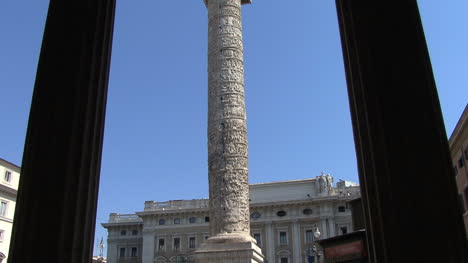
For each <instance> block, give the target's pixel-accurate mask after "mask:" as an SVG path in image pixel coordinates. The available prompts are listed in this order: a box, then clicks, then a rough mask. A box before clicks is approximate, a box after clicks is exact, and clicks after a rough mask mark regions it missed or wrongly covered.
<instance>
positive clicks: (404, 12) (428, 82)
mask: <svg viewBox="0 0 468 263" xmlns="http://www.w3.org/2000/svg"><path fill="white" fill-rule="evenodd" d="M336 3H337V9H338V19H339V24H340V30H341V39H342V46H343V55H344V62H345V68H346V77H347V82H348V92H349V100H350V107H351V115H352V121H353V129H354V138H355V143H356V153H357V159H358V167H359V177H360V183H361V191H362V198H363V204H364V209H365V214H366V228H367V233H368V239H369V244H370V245H371V246H370V256H371V258H370V259H371V262H374V263H376V262H378V263H381V262H444V263H449V262H457V263H458V262H468V257H467V252H468V250H467V245H466V234H465V230H464V228H463V222H462V217H461V210H460V208H459V206H458V203H457V194H456V193H457V192H456V186H455V178H454V175H453V172H452V169H451V167H452V166H451V160H450V153H449V149H448V143H447V136H446V133H445V129H444V123H443V119H442V113H441V109H440V105H439V100H438V95H437V90H436V85H435V81H434V77H433V73H432V68H431V63H430V59H429V54H428V50H427V46H426V42H425V37H424V32H423V28H422V24H421V20H420V16H419V11H418V7H417V4H416V1H415V0H408V1H384V2H380V1H368V0H337V1H336Z"/></svg>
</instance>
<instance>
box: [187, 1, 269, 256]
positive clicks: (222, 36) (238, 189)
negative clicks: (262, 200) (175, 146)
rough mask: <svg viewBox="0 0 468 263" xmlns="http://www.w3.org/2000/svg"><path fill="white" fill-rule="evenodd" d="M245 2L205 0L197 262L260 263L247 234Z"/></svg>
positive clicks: (250, 238)
mask: <svg viewBox="0 0 468 263" xmlns="http://www.w3.org/2000/svg"><path fill="white" fill-rule="evenodd" d="M245 3H250V0H205V4H206V6H207V8H208V176H209V189H210V190H209V191H210V203H209V207H210V234H211V237H210V238H209V239H208V240H207V241H206V242H205V244H203V245H202V246H201V247H200V249H199V250H197V252H196V256H197V260H198V261H199V262H263V256H262V255H261V250H260V248H259V247H258V246H257V245H256V242H255V239H253V238H252V237H251V236H250V213H249V182H248V167H247V165H248V161H247V160H248V153H247V123H246V114H245V99H244V60H243V43H242V22H241V5H242V4H245ZM220 250H223V253H221V252H219V251H220ZM227 250H230V251H234V250H235V252H232V253H228V252H227ZM215 251H218V252H215ZM252 260H254V261H252Z"/></svg>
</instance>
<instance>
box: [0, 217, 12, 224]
mask: <svg viewBox="0 0 468 263" xmlns="http://www.w3.org/2000/svg"><path fill="white" fill-rule="evenodd" d="M0 221H4V222H8V223H13V219H10V218H7V217H3V216H0Z"/></svg>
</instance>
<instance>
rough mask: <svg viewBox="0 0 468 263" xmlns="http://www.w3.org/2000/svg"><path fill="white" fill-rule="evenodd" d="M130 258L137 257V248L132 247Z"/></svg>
mask: <svg viewBox="0 0 468 263" xmlns="http://www.w3.org/2000/svg"><path fill="white" fill-rule="evenodd" d="M131 256H132V258H135V257H136V256H137V248H136V247H132V254H131Z"/></svg>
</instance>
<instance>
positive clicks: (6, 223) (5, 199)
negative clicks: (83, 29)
mask: <svg viewBox="0 0 468 263" xmlns="http://www.w3.org/2000/svg"><path fill="white" fill-rule="evenodd" d="M19 177H20V167H19V166H17V165H15V164H12V163H10V162H8V161H6V160H3V159H1V158H0V263H1V262H6V261H7V258H8V250H9V249H10V239H11V230H12V228H13V218H14V216H15V205H16V196H17V191H18V183H19Z"/></svg>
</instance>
